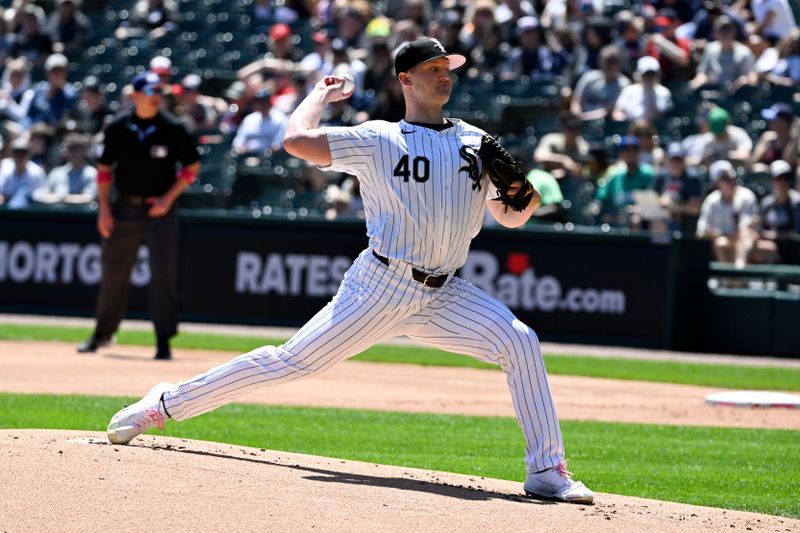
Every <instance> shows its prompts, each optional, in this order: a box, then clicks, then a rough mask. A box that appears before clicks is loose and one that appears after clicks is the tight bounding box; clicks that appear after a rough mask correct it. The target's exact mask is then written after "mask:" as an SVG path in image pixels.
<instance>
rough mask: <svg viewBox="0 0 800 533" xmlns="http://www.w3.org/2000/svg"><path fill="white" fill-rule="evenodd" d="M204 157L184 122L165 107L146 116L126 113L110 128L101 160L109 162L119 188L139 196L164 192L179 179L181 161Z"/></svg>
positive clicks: (123, 191) (101, 161)
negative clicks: (144, 117)
mask: <svg viewBox="0 0 800 533" xmlns="http://www.w3.org/2000/svg"><path fill="white" fill-rule="evenodd" d="M199 160H200V154H199V153H198V152H197V145H196V144H195V142H194V140H193V139H192V137H191V136H190V135H189V133H188V132H187V131H186V128H185V126H184V125H183V124H181V123H180V122H178V120H177V119H176V118H175V117H174V116H172V115H170V114H168V113H165V112H163V111H159V113H158V114H157V115H156V116H155V117H153V118H151V119H142V118H139V117H137V116H136V115H135V113H134V112H133V111H128V112H125V113H122V114H121V115H119V116H118V117H116V118H115V119H114V120H113V121H111V123H110V124H109V125H108V128H106V133H105V143H104V146H103V153H102V155H101V156H100V158H99V159H98V161H99V162H100V163H102V164H104V165H109V166H110V167H111V169H112V171H113V173H114V183H115V184H116V187H117V191H119V192H120V193H123V194H131V195H138V196H161V195H163V194H164V193H166V192H167V191H168V190H169V189H170V187H172V185H173V184H174V183H175V172H176V170H177V163H178V162H180V163H181V164H182V165H183V166H187V165H191V164H192V163H195V162H196V161H199Z"/></svg>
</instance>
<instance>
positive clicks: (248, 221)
mask: <svg viewBox="0 0 800 533" xmlns="http://www.w3.org/2000/svg"><path fill="white" fill-rule="evenodd" d="M181 224H182V232H181V262H180V296H181V318H182V319H183V320H188V321H205V322H222V323H244V324H259V325H279V326H299V325H301V324H302V323H304V322H305V321H306V320H307V319H308V318H310V317H311V316H312V315H313V314H314V313H315V312H316V311H317V310H318V309H319V308H320V307H322V306H323V305H324V304H325V303H326V302H327V301H328V300H329V299H330V298H331V296H332V295H333V294H334V293H335V292H336V289H337V287H338V284H339V282H340V280H341V278H342V276H343V275H344V272H345V271H346V270H347V268H348V266H349V265H350V263H351V261H352V259H353V258H354V257H355V256H356V255H358V253H359V252H360V251H361V250H362V249H363V248H364V247H365V246H366V242H367V241H366V236H365V229H364V225H363V223H358V222H329V221H320V220H313V221H312V220H293V221H288V220H274V219H253V218H252V217H250V216H248V217H246V218H245V217H236V216H220V213H216V214H215V216H211V215H210V214H198V213H196V212H186V213H185V214H184V215H183V216H182V219H181ZM707 262H708V255H707V243H704V242H697V241H693V240H689V241H673V240H666V241H654V240H653V238H652V237H651V236H650V235H647V234H637V235H634V234H628V235H620V234H615V235H612V234H609V233H602V232H600V231H599V230H596V231H595V230H593V229H590V230H581V231H577V230H574V231H554V230H552V229H547V230H545V229H537V228H530V229H527V228H526V229H525V230H519V231H507V230H499V229H489V228H487V229H484V230H483V231H482V232H481V234H480V235H479V236H478V237H477V238H476V239H475V241H474V243H473V246H472V249H471V252H470V255H469V258H468V259H467V262H466V264H465V265H464V267H463V268H462V269H461V271H460V273H459V275H461V276H462V277H464V278H465V279H467V280H468V281H470V282H472V283H473V284H475V285H477V286H479V287H481V288H482V289H484V290H486V291H487V292H490V293H491V294H493V295H494V296H496V297H497V298H498V299H500V300H501V301H503V302H504V303H506V304H507V305H508V306H509V307H510V308H511V309H512V310H513V311H514V312H515V313H516V314H517V316H518V317H519V318H520V319H522V320H523V321H525V322H526V323H528V324H530V325H531V326H533V327H534V329H535V330H536V331H537V333H538V334H539V336H540V338H541V339H542V340H546V341H562V342H585V343H597V344H623V345H631V346H644V347H652V348H682V349H694V350H701V349H703V348H704V346H703V344H704V343H705V342H706V340H705V339H704V336H703V335H702V334H701V332H700V331H699V330H698V327H697V325H698V321H701V320H702V315H701V314H702V313H703V312H704V310H705V309H707V308H708V303H707V302H706V301H705V299H704V294H705V293H706V292H707V290H706V289H705V287H704V283H705V279H706V276H707V267H705V266H704V265H707ZM100 276H101V273H100V243H99V238H98V235H97V231H96V229H95V216H94V214H92V213H90V212H82V213H76V212H68V211H62V212H57V211H56V212H54V211H50V210H48V211H41V212H34V211H26V212H7V211H6V212H0V312H20V313H33V314H51V315H73V316H91V315H92V314H93V310H94V302H95V299H96V296H97V290H98V286H99V281H100ZM148 280H149V269H148V266H147V249H146V248H145V247H142V248H141V249H140V254H139V261H138V262H137V264H136V266H135V268H134V271H133V274H132V276H131V282H132V290H131V298H130V312H129V315H128V316H130V317H136V318H144V317H146V316H147V314H146V308H147V305H146V285H147V282H148ZM676 306H677V307H676ZM676 309H678V310H679V312H676Z"/></svg>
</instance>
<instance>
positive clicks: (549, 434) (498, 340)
mask: <svg viewBox="0 0 800 533" xmlns="http://www.w3.org/2000/svg"><path fill="white" fill-rule="evenodd" d="M398 335H407V336H409V337H410V338H412V339H416V340H419V341H421V342H424V343H426V344H429V345H431V346H435V347H437V348H440V349H442V350H447V351H449V352H456V353H461V354H466V355H469V356H471V357H474V358H476V359H479V360H481V361H485V362H488V363H493V364H499V365H500V367H501V368H502V369H503V371H505V373H506V376H507V380H508V386H509V389H510V392H511V396H512V399H513V403H514V409H515V412H516V415H517V420H518V421H519V424H520V426H521V428H522V431H523V433H524V434H525V440H526V457H525V462H526V465H527V468H528V471H529V472H537V471H540V470H544V469H546V468H550V467H553V466H555V465H557V464H558V463H559V462H560V461H561V460H562V458H563V456H564V445H563V441H562V437H561V428H560V426H559V422H558V417H557V415H556V410H555V405H554V403H553V399H552V395H551V393H550V385H549V382H548V379H547V374H546V372H545V368H544V362H543V360H542V355H541V353H540V351H539V341H538V338H537V337H536V334H535V333H534V332H533V330H532V329H531V328H529V327H528V326H526V325H525V324H523V323H522V322H520V321H519V320H518V319H517V318H516V317H515V316H514V315H513V313H512V312H511V310H509V309H508V307H506V306H505V305H504V304H502V303H500V302H499V301H497V300H496V299H495V298H493V297H492V296H490V295H488V294H487V293H486V292H484V291H482V290H481V289H479V288H477V287H475V286H473V285H471V284H469V283H467V282H466V281H464V280H462V279H460V278H457V277H453V278H452V279H451V280H450V281H449V282H448V283H447V284H445V285H444V286H443V287H441V288H439V289H431V288H428V287H425V286H424V285H422V284H421V283H419V282H417V281H414V280H413V279H412V277H411V267H410V266H409V265H408V264H406V263H402V262H399V261H392V262H391V263H390V265H389V266H386V265H384V264H383V263H381V262H380V261H379V260H377V259H376V258H375V257H374V256H373V255H372V253H371V252H370V250H365V251H364V252H362V253H361V255H360V256H359V257H358V258H357V259H356V260H355V262H354V263H353V265H352V266H351V267H350V269H349V270H348V271H347V273H346V274H345V278H344V281H343V282H342V285H341V286H340V288H339V291H338V293H337V294H336V296H334V298H333V299H332V300H331V302H330V303H328V305H327V306H325V307H324V308H323V309H322V310H321V311H320V312H318V313H317V314H316V315H315V316H314V318H312V319H311V320H310V321H309V322H308V323H307V324H306V325H305V326H303V328H301V329H300V330H299V331H298V332H297V333H296V334H295V335H294V337H292V338H291V339H289V340H288V341H287V342H286V343H285V344H283V345H281V346H262V347H261V348H257V349H255V350H253V351H251V352H249V353H246V354H244V355H241V356H239V357H236V358H234V359H232V360H231V361H229V362H227V363H225V364H223V365H220V366H218V367H216V368H213V369H211V370H209V371H208V372H206V373H204V374H200V375H198V376H196V377H194V378H192V379H190V380H188V381H184V382H182V383H178V384H176V385H175V386H174V388H173V389H172V390H171V391H168V392H166V393H165V394H164V396H163V399H164V405H165V407H166V408H167V411H168V412H169V414H170V415H171V416H172V418H174V419H175V420H185V419H187V418H191V417H194V416H197V415H200V414H203V413H206V412H208V411H211V410H213V409H216V408H217V407H220V406H222V405H224V404H226V403H229V402H232V401H234V400H236V399H238V398H239V397H241V396H243V395H245V394H247V393H248V392H249V391H251V390H254V389H256V388H259V387H269V386H273V385H279V384H281V383H286V382H289V381H294V380H296V379H301V378H305V377H309V376H312V375H314V374H318V373H320V372H323V371H325V370H327V369H328V368H330V367H332V366H333V365H335V364H336V363H337V362H339V361H342V360H344V359H347V358H349V357H353V356H354V355H357V354H358V353H360V352H362V351H364V350H366V349H367V348H369V347H370V346H372V345H374V344H376V343H379V342H381V341H384V340H387V339H390V338H392V337H395V336H398Z"/></svg>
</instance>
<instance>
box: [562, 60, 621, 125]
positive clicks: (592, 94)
mask: <svg viewBox="0 0 800 533" xmlns="http://www.w3.org/2000/svg"><path fill="white" fill-rule="evenodd" d="M598 65H599V67H600V68H599V69H598V70H590V71H589V72H587V73H586V74H584V75H583V76H581V78H580V79H579V80H578V84H577V85H576V86H575V92H574V93H573V94H572V103H571V104H570V111H572V114H574V115H575V116H577V117H578V118H580V119H581V120H595V119H599V118H603V117H605V116H606V115H608V114H610V113H611V111H612V110H613V109H614V103H615V102H616V101H617V98H618V97H619V95H620V93H621V92H622V89H623V88H624V87H626V86H627V85H628V84H629V83H630V80H629V79H628V78H626V77H625V75H624V74H621V73H620V50H619V47H617V46H615V45H608V46H605V47H603V49H602V50H600V57H599V59H598Z"/></svg>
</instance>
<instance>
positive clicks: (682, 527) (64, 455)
mask: <svg viewBox="0 0 800 533" xmlns="http://www.w3.org/2000/svg"><path fill="white" fill-rule="evenodd" d="M0 457H2V459H1V460H0V461H1V463H0V464H2V471H3V476H2V482H0V502H3V505H2V506H0V529H2V530H8V531H41V532H43V531H59V532H62V531H81V532H85V531H158V532H162V531H169V530H176V531H311V530H315V531H326V532H327V531H348V532H353V531H382V532H383V531H402V532H408V531H425V532H428V531H458V532H464V531H510V532H515V533H516V532H522V531H557V532H559V533H567V532H571V531H576V532H577V531H581V532H583V531H593V532H595V531H609V532H614V533H620V532H622V531H637V532H640V531H648V533H658V532H661V531H682V532H685V531H700V530H703V531H708V530H725V531H731V530H734V531H741V530H745V529H746V528H752V529H753V530H758V531H763V530H765V529H766V530H769V531H784V530H787V529H793V528H800V521H797V520H790V519H784V518H780V517H773V516H766V515H757V514H752V513H743V512H736V511H724V510H720V509H710V508H705V507H694V506H689V505H681V504H673V503H665V502H658V501H652V500H644V499H639V498H626V497H622V496H614V495H609V494H598V495H597V503H596V504H595V505H593V506H584V505H569V504H555V503H551V502H542V501H537V500H530V499H526V498H524V497H521V496H520V490H521V485H520V484H519V483H513V482H509V481H500V480H495V479H483V478H479V477H470V476H463V475H456V474H445V473H440V472H429V471H424V470H417V469H412V468H400V467H392V466H382V465H374V464H368V463H360V462H354V461H343V460H339V459H327V458H323V457H315V456H310V455H299V454H292V453H284V452H273V451H266V450H259V449H258V448H247V447H244V446H229V445H226V444H215V443H210V442H200V441H188V440H181V439H172V438H163V437H152V436H145V437H140V438H138V439H137V440H135V441H134V443H133V445H129V446H116V445H110V444H107V443H106V440H105V437H104V435H102V434H100V433H93V432H85V431H57V432H56V431H40V430H31V431H12V430H2V431H0ZM732 528H735V529H732Z"/></svg>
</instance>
